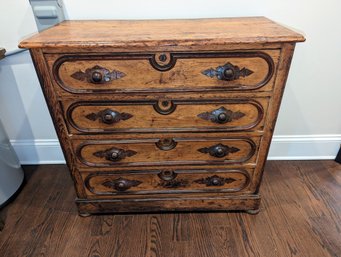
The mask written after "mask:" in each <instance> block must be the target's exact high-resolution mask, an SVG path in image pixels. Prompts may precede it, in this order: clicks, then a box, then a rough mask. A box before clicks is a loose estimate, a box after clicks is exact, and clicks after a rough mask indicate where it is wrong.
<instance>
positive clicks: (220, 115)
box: [198, 106, 245, 124]
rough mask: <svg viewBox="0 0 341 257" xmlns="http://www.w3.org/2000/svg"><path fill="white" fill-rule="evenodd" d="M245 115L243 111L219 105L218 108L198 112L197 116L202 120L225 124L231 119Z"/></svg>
mask: <svg viewBox="0 0 341 257" xmlns="http://www.w3.org/2000/svg"><path fill="white" fill-rule="evenodd" d="M244 116H245V113H242V112H240V111H237V112H233V111H231V110H228V109H226V108H225V107H223V106H222V107H220V108H219V109H216V110H213V111H211V112H203V113H200V114H198V117H199V118H201V119H204V120H209V121H212V122H214V123H219V124H225V123H227V122H231V121H233V120H238V119H240V118H242V117H244Z"/></svg>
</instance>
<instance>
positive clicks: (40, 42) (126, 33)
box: [19, 17, 305, 48]
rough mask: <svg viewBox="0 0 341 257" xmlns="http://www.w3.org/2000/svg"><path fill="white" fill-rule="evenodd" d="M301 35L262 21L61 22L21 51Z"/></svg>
mask: <svg viewBox="0 0 341 257" xmlns="http://www.w3.org/2000/svg"><path fill="white" fill-rule="evenodd" d="M303 41H305V38H304V36H303V35H301V34H299V33H297V32H294V31H292V30H291V29H288V28H286V27H284V26H282V25H279V24H277V23H275V22H273V21H271V20H270V19H267V18H265V17H245V18H208V19H173V20H86V21H84V20H76V21H63V22H61V23H59V24H57V25H55V26H53V27H51V28H49V29H47V30H45V31H42V32H40V33H37V34H35V35H33V36H31V37H29V38H27V39H25V40H23V41H22V42H21V43H20V44H19V47H20V48H61V47H80V48H86V47H128V48H129V47H137V48H138V47H141V48H142V47H158V46H163V47H167V46H170V47H174V46H202V45H208V44H212V45H224V44H248V43H250V44H251V43H260V44H266V43H282V42H303Z"/></svg>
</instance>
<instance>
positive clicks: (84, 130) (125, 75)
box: [20, 17, 304, 215]
mask: <svg viewBox="0 0 341 257" xmlns="http://www.w3.org/2000/svg"><path fill="white" fill-rule="evenodd" d="M123 28H124V29H123ZM303 40H304V38H303V37H302V36H301V35H299V34H297V33H295V32H292V31H290V30H288V29H286V28H284V27H283V26H279V25H277V24H276V23H274V22H272V21H270V20H268V19H266V18H262V17H258V18H232V19H203V20H169V21H165V20H163V21H75V22H73V21H72V22H70V21H66V22H63V23H61V24H59V25H57V26H55V27H53V28H51V29H48V30H46V31H43V32H41V33H39V34H38V35H36V36H33V37H32V38H31V39H28V40H26V41H23V42H22V43H21V45H20V46H21V47H29V48H31V54H32V57H33V60H34V63H35V66H36V70H37V73H38V76H39V78H40V82H41V86H42V89H43V92H44V95H45V98H46V100H47V104H48V106H49V109H50V113H51V116H52V119H53V121H54V125H55V127H56V130H57V134H58V138H59V140H60V143H61V146H62V149H63V152H64V155H65V158H66V161H67V164H68V166H69V168H70V171H71V175H72V177H73V180H74V183H75V188H76V193H77V196H78V199H77V204H78V207H79V211H80V214H81V215H87V214H88V213H98V212H102V213H107V212H115V211H117V212H122V211H143V212H146V211H147V212H148V211H156V210H248V211H249V212H250V213H256V212H257V211H258V209H259V203H260V196H259V194H258V190H259V186H260V182H261V178H262V174H263V167H264V164H265V160H266V157H267V152H268V149H269V145H270V140H271V137H272V134H273V130H274V126H275V121H276V118H277V114H278V110H279V106H280V102H281V97H282V95H283V90H284V86H285V81H286V78H287V75H288V71H289V67H290V61H291V58H292V55H293V50H294V46H295V43H296V42H300V41H303ZM238 47H239V48H238ZM122 49H123V50H122ZM165 167H166V168H167V169H168V168H169V169H173V170H175V169H178V167H181V169H184V170H191V169H193V167H194V169H198V168H201V169H203V170H206V171H207V172H209V169H211V168H213V169H221V170H224V169H225V170H226V169H234V168H238V169H244V170H245V172H246V173H245V175H246V176H245V177H244V179H243V178H242V177H239V178H238V179H237V177H234V178H228V172H227V170H226V174H221V176H216V175H214V174H213V173H212V174H211V175H210V176H207V177H204V176H201V175H200V174H201V173H200V172H198V173H193V174H191V175H183V174H181V175H182V176H181V177H186V179H185V178H183V179H181V180H179V181H175V180H173V179H171V180H167V176H166V175H164V174H163V176H166V177H165V179H164V180H165V181H167V183H168V184H166V182H165V183H163V184H162V185H163V186H165V187H176V186H182V187H184V185H185V184H186V183H185V181H187V180H188V181H191V186H189V187H188V190H189V191H191V190H192V191H193V190H194V191H195V190H197V189H199V188H200V189H203V188H202V187H206V186H207V187H208V186H212V185H215V186H217V185H220V184H221V183H225V184H226V183H227V181H229V182H231V185H230V186H232V185H233V183H234V182H233V179H235V181H242V182H241V184H243V185H244V184H248V187H247V190H244V191H242V189H240V188H243V186H240V185H238V186H236V187H234V189H233V190H235V191H236V188H237V189H238V188H239V189H238V190H241V191H240V192H241V193H240V194H238V195H237V194H235V195H233V194H232V195H231V194H230V193H232V192H229V189H231V188H233V186H232V187H231V188H228V186H227V187H226V190H225V191H226V192H223V191H221V192H218V191H216V192H215V193H213V192H208V191H207V192H206V190H202V191H201V192H192V193H188V194H187V193H182V192H181V191H180V190H179V191H174V192H172V193H167V194H163V193H162V194H159V195H160V196H159V195H158V194H157V193H158V192H160V191H162V190H161V187H163V186H162V185H161V184H160V185H159V184H156V183H155V178H156V176H155V174H154V175H152V174H142V173H145V172H144V170H146V169H151V170H157V169H165ZM134 169H135V170H136V169H140V173H141V174H133V173H134V172H133V171H134ZM101 172H105V173H104V174H99V173H101ZM118 172H121V173H122V174H121V175H122V176H117V175H116V173H118ZM85 174H86V176H85ZM238 174H239V175H240V174H241V173H238ZM168 176H169V175H168ZM89 177H91V179H89ZM189 177H191V179H190V178H189ZM249 180H250V182H247V181H249ZM197 182H198V183H197ZM244 182H245V183H244ZM225 184H223V185H225ZM227 184H229V183H227ZM85 188H87V189H85ZM91 188H95V190H97V191H101V192H103V193H107V194H109V193H110V194H112V197H111V198H109V197H108V198H106V199H101V198H100V197H99V198H96V196H97V195H99V194H96V193H93V192H95V191H94V190H92V189H91ZM153 189H154V193H153ZM86 190H88V191H87V192H86ZM113 190H116V191H119V194H116V195H114V194H113V193H112V192H113ZM238 190H237V191H238ZM89 191H92V193H93V194H89ZM147 191H148V196H146V195H143V194H139V193H138V192H147ZM199 191H200V190H199ZM230 191H231V190H230ZM124 192H125V193H124ZM131 192H135V193H136V194H135V193H134V197H135V198H134V197H132V195H133V194H132V193H131ZM234 193H235V192H234Z"/></svg>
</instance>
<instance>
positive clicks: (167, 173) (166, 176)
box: [158, 170, 177, 181]
mask: <svg viewBox="0 0 341 257" xmlns="http://www.w3.org/2000/svg"><path fill="white" fill-rule="evenodd" d="M158 176H159V177H160V178H161V179H162V180H164V181H170V180H173V179H174V178H176V176H177V174H176V173H175V172H174V171H172V170H163V171H161V172H160V173H159V174H158Z"/></svg>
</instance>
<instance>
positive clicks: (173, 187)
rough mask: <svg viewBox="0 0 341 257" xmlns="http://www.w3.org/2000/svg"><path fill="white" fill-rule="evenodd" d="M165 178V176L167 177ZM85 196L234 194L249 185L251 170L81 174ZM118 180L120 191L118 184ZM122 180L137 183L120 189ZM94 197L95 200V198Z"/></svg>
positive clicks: (167, 170)
mask: <svg viewBox="0 0 341 257" xmlns="http://www.w3.org/2000/svg"><path fill="white" fill-rule="evenodd" d="M167 174H169V175H168V176H167ZM82 176H83V179H84V183H85V187H86V189H87V192H88V194H89V196H90V197H91V196H94V197H95V198H96V197H97V196H104V197H105V196H106V197H108V196H113V195H118V194H121V193H122V192H124V194H162V193H164V194H165V193H168V194H169V193H178V192H182V193H194V192H238V191H241V190H243V189H245V188H246V187H247V186H248V185H249V184H250V182H251V178H250V176H252V170H247V171H246V170H243V169H238V170H237V169H236V170H232V169H230V170H228V169H216V170H214V169H211V170H175V171H174V170H169V169H166V170H156V171H153V170H144V171H134V172H130V173H129V174H127V173H126V172H122V171H121V172H119V171H115V172H106V171H105V172H97V173H94V172H82ZM121 180H122V183H123V184H122V187H121V188H122V189H121V188H120V187H119V183H120V182H121ZM124 180H127V182H128V183H129V181H138V182H139V183H135V185H132V186H130V185H129V184H128V185H127V186H126V187H124ZM96 195H97V196H96Z"/></svg>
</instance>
